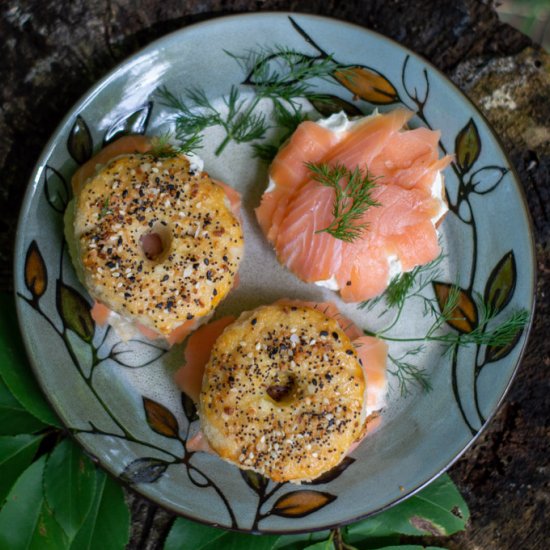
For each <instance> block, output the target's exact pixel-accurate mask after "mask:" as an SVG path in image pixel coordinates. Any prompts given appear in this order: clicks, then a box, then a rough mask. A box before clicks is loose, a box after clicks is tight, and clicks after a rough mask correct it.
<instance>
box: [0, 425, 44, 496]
mask: <svg viewBox="0 0 550 550" xmlns="http://www.w3.org/2000/svg"><path fill="white" fill-rule="evenodd" d="M42 437H43V436H41V435H16V436H0V506H1V505H2V503H3V502H4V499H5V498H6V495H7V494H8V493H9V491H10V489H11V487H12V485H13V484H14V483H15V481H16V480H17V478H18V477H19V476H20V475H21V474H22V473H23V472H24V471H25V470H26V468H27V467H28V466H29V464H30V463H31V462H32V459H33V457H34V455H35V454H36V451H37V449H38V445H39V444H40V441H41V440H42Z"/></svg>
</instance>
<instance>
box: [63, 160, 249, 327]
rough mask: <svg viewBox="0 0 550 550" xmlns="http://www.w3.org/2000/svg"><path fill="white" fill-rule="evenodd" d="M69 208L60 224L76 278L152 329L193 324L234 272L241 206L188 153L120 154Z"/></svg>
mask: <svg viewBox="0 0 550 550" xmlns="http://www.w3.org/2000/svg"><path fill="white" fill-rule="evenodd" d="M72 209H73V212H72V217H73V219H72V220H71V216H70V215H69V216H66V225H68V226H69V227H66V233H67V234H68V240H69V241H71V240H73V243H72V246H71V247H70V248H71V249H72V250H71V256H72V258H73V261H74V263H75V264H76V266H77V273H78V274H79V278H81V280H82V282H83V284H84V285H85V286H86V288H87V289H88V291H89V293H90V295H91V296H92V297H93V298H94V299H95V300H96V302H97V303H99V304H102V305H103V306H104V307H105V308H107V309H108V310H110V311H112V312H115V314H118V316H120V317H122V318H123V319H125V320H130V321H131V322H132V323H134V324H135V325H137V326H138V327H140V329H141V330H142V332H145V333H146V334H148V335H153V336H155V335H156V336H163V337H165V338H169V337H170V335H173V334H174V333H175V332H178V330H179V329H181V328H182V327H187V328H193V327H194V326H196V325H197V324H198V322H200V321H201V320H205V319H207V318H208V316H209V315H210V314H211V313H212V312H213V310H214V308H215V307H216V306H217V304H218V303H219V302H220V301H221V300H222V299H223V298H224V297H225V296H226V295H227V293H228V292H229V291H230V289H231V288H232V286H233V284H234V282H235V277H236V274H237V270H238V268H239V263H240V261H241V258H242V253H243V233H242V228H241V224H240V221H239V219H238V216H237V215H236V214H235V213H234V212H233V211H232V209H231V204H230V201H229V199H228V195H227V192H226V191H225V190H224V187H222V185H220V184H218V183H215V182H214V181H213V180H211V179H210V177H209V176H208V174H207V173H206V172H200V171H198V170H197V169H196V168H195V167H194V166H192V165H191V163H190V161H189V159H188V158H187V157H185V156H184V155H174V156H169V157H166V158H157V157H155V156H154V155H152V154H151V153H147V152H145V153H140V154H124V155H120V156H117V157H115V158H113V159H111V160H110V161H109V162H108V163H107V164H105V165H104V166H102V167H101V168H100V170H99V171H98V172H97V173H95V175H93V176H92V177H90V178H89V179H88V180H87V181H86V183H85V184H84V185H83V186H82V188H81V189H79V190H78V193H77V195H76V197H75V199H74V203H73V205H72ZM180 332H181V330H180Z"/></svg>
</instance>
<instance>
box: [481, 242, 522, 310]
mask: <svg viewBox="0 0 550 550" xmlns="http://www.w3.org/2000/svg"><path fill="white" fill-rule="evenodd" d="M516 279H517V271H516V259H515V257H514V251H513V250H510V251H509V252H508V253H506V254H504V256H503V257H502V258H501V259H500V261H499V262H498V264H497V265H496V266H495V267H494V268H493V271H491V274H490V275H489V279H488V280H487V284H486V285H485V296H484V301H485V303H486V304H487V305H488V306H489V307H490V308H491V310H492V311H494V312H495V314H496V313H499V312H501V311H502V310H503V309H504V308H505V307H506V306H507V305H508V303H509V302H510V300H511V299H512V295H513V294H514V289H515V288H516Z"/></svg>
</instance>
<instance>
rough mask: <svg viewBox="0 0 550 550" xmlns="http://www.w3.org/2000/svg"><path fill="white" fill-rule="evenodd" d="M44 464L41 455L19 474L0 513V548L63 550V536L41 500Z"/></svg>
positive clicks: (65, 541)
mask: <svg viewBox="0 0 550 550" xmlns="http://www.w3.org/2000/svg"><path fill="white" fill-rule="evenodd" d="M45 462H46V457H45V456H43V457H41V458H40V459H39V460H37V461H36V462H35V463H34V464H32V466H30V467H29V468H27V470H25V471H24V472H23V474H22V475H21V477H20V478H19V479H18V480H17V482H16V483H15V485H14V486H13V488H12V490H11V491H10V493H9V495H8V498H7V501H6V504H5V505H4V507H3V508H2V510H0V548H6V549H8V548H9V550H60V549H63V548H66V547H67V536H66V535H65V533H64V532H63V529H61V527H60V526H59V524H58V523H57V522H56V521H55V518H54V517H53V514H52V511H51V510H50V509H49V508H48V505H47V503H46V500H45V499H44V493H43V491H42V474H43V472H44V464H45Z"/></svg>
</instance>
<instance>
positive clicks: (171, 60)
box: [15, 14, 534, 533]
mask: <svg viewBox="0 0 550 550" xmlns="http://www.w3.org/2000/svg"><path fill="white" fill-rule="evenodd" d="M276 45H277V46H284V47H286V48H290V49H292V50H294V51H297V52H300V53H301V54H304V55H307V56H309V57H310V58H311V59H312V60H313V62H314V63H317V62H320V61H321V60H323V59H325V58H326V56H327V55H330V54H332V55H333V57H334V60H335V61H337V62H338V63H340V64H343V65H346V66H347V71H348V75H351V78H347V79H342V78H340V79H338V78H330V79H327V80H321V81H318V82H316V83H315V86H316V87H315V91H316V92H317V93H322V94H325V95H326V96H327V97H328V99H327V98H326V99H327V101H326V102H325V103H323V104H322V105H320V106H319V105H318V107H319V109H320V110H321V111H324V114H326V113H327V112H330V111H331V110H334V109H336V108H340V107H342V106H343V107H344V108H346V109H348V110H350V111H355V112H357V110H360V111H362V112H363V113H370V112H372V110H373V109H374V108H379V109H380V110H381V111H387V110H391V109H393V108H395V107H396V106H399V105H404V106H406V107H408V108H410V109H412V110H413V111H415V113H416V117H415V118H414V119H413V121H412V123H411V124H412V126H428V127H431V128H434V129H439V130H441V141H440V146H441V151H442V152H448V153H451V154H454V162H453V164H452V165H451V166H450V167H449V168H448V169H446V171H445V177H446V184H447V190H448V198H449V204H450V210H451V212H450V213H449V214H448V216H447V218H446V219H445V221H444V223H443V225H442V228H441V242H442V247H443V250H444V253H445V257H444V258H443V260H442V261H441V262H440V264H439V265H438V266H437V268H434V269H435V270H436V272H435V274H434V273H433V272H432V273H427V274H426V277H428V281H431V282H430V284H427V285H426V286H425V287H424V289H423V290H422V293H421V296H416V297H412V298H410V299H409V300H407V302H406V304H405V308H404V310H403V314H402V315H401V318H400V320H399V322H398V323H397V324H396V325H395V326H394V327H393V328H392V329H390V331H389V332H387V333H386V334H387V335H389V336H391V337H393V338H415V337H421V336H422V335H424V334H425V333H426V331H427V330H428V328H429V327H430V325H431V324H432V323H433V320H434V319H433V317H431V316H430V314H429V312H426V311H425V310H424V307H423V304H425V303H426V300H431V302H430V303H437V300H438V298H439V302H440V303H441V300H443V301H444V296H445V292H446V289H448V285H449V284H450V283H458V285H459V287H460V306H461V308H462V311H463V313H464V314H465V318H464V320H463V321H462V322H461V323H455V324H454V325H452V324H451V325H449V324H448V325H446V326H444V327H442V329H441V330H440V332H439V333H443V334H455V335H456V334H458V333H459V332H460V333H462V334H463V335H467V334H471V333H472V331H475V330H476V327H478V326H479V323H480V318H481V315H482V311H481V310H480V308H479V307H477V306H476V303H477V302H476V300H477V297H478V296H481V297H483V298H484V299H485V301H486V302H487V303H489V304H490V305H492V307H493V309H494V310H495V312H496V314H497V316H496V318H495V320H494V323H495V324H498V323H500V322H502V321H503V320H505V319H506V318H507V317H508V316H509V315H511V314H512V312H514V311H517V310H519V309H525V310H527V311H528V312H531V311H532V306H533V285H534V267H533V266H534V261H533V258H534V254H533V243H532V237H531V232H530V223H529V215H528V212H527V209H526V203H525V200H524V197H523V195H522V192H521V189H520V185H519V183H518V181H517V179H516V177H515V175H514V173H513V170H512V167H511V165H510V163H509V161H508V159H507V158H506V156H505V154H504V153H503V151H502V149H501V147H500V145H499V143H498V141H497V139H496V138H495V136H494V135H493V133H492V131H491V130H490V128H489V127H488V125H487V123H486V122H485V120H484V119H483V117H482V116H481V115H480V114H479V113H478V112H477V111H476V110H475V108H474V107H473V106H472V105H471V103H470V102H469V101H468V100H467V99H465V97H464V96H463V95H462V94H461V93H460V92H459V91H458V90H457V89H456V88H455V87H454V86H453V85H452V84H451V83H450V82H449V81H448V80H447V79H446V78H445V77H444V76H443V75H441V74H440V73H439V72H438V71H437V70H436V69H434V68H433V67H432V66H430V65H429V64H427V63H426V62H425V61H424V60H422V59H421V58H419V57H418V56H416V55H415V54H414V53H412V52H410V51H407V50H406V49H404V48H402V47H401V46H399V45H398V44H396V43H394V42H392V41H390V40H388V39H386V38H384V37H381V36H379V35H377V34H375V33H373V32H370V31H368V30H366V29H363V28H360V27H356V26H353V25H350V24H347V23H343V22H339V21H334V20H330V19H325V18H320V17H314V16H306V15H292V16H289V15H288V14H262V15H244V16H234V17H229V18H223V19H216V20H213V21H209V22H206V23H202V24H199V25H194V26H192V27H189V28H186V29H183V30H181V31H178V32H176V33H174V34H171V35H168V36H166V37H164V38H162V39H160V40H158V41H157V42H154V43H153V44H151V45H150V46H149V47H147V48H145V49H144V50H142V51H141V52H139V53H137V54H136V55H134V56H133V57H131V58H129V59H128V60H127V61H125V62H124V63H123V64H122V65H120V66H119V67H118V68H116V69H115V70H114V71H112V72H111V73H110V74H109V75H108V76H106V77H105V78H104V79H103V80H102V81H100V82H99V83H98V84H97V85H96V86H94V87H93V88H92V89H91V90H90V91H89V92H88V93H87V94H86V95H85V96H84V98H83V99H82V100H81V101H79V102H78V104H77V105H75V107H74V108H73V109H72V110H71V111H70V112H69V114H68V115H67V117H66V118H65V120H64V121H63V122H62V123H61V125H60V126H59V128H58V129H57V131H56V132H55V134H54V136H53V138H52V139H51V140H50V142H49V144H48V145H47V147H46V149H45V151H44V153H43V155H42V156H41V158H40V159H39V161H38V164H37V166H36V169H35V171H34V173H33V176H32V179H31V182H30V186H29V189H28V192H27V195H26V199H25V202H24V206H23V210H22V213H21V220H20V224H19V232H18V240H17V255H16V263H15V273H16V290H17V296H18V300H17V302H18V313H19V322H20V325H21V328H22V332H23V335H24V338H25V342H26V346H27V350H28V354H29V357H30V359H31V362H32V365H33V368H34V370H35V373H36V376H37V377H38V379H39V381H40V383H41V385H42V387H43V389H44V392H45V393H46V395H47V396H48V398H49V400H50V402H51V404H52V405H53V407H54V408H55V410H56V411H57V413H58V414H59V416H60V418H61V419H62V421H63V422H64V424H65V425H66V426H67V428H68V429H69V430H70V432H71V433H72V434H74V436H75V438H76V439H77V440H78V441H79V442H80V443H81V444H82V446H83V447H84V448H85V449H86V450H87V451H88V452H89V453H91V454H92V455H94V456H95V457H97V459H98V461H99V462H100V464H101V465H102V466H103V467H104V468H105V469H107V470H108V471H109V472H111V473H112V474H113V475H115V476H116V477H118V478H119V479H121V480H122V481H124V482H126V483H128V484H130V485H132V486H133V487H134V488H135V489H136V490H137V491H139V492H140V493H142V494H143V495H145V496H146V497H148V498H150V499H151V500H153V501H155V502H157V503H159V504H161V505H162V506H164V507H166V508H168V509H170V510H172V511H174V512H176V513H177V514H181V515H183V516H187V517H189V518H192V519H196V520H199V521H203V522H207V523H210V524H215V525H219V526H223V527H227V528H233V529H240V530H244V531H260V532H277V533H288V532H293V531H305V530H314V529H322V528H326V527H328V526H334V525H339V524H343V523H347V522H351V521H353V520H356V519H359V518H362V517H365V516H366V515H368V514H372V513H374V512H376V511H379V510H381V509H383V508H385V507H388V506H391V505H392V504H394V503H396V502H398V501H400V500H401V499H403V498H406V497H407V496H409V495H411V494H412V493H413V492H415V491H417V490H418V489H420V488H421V487H422V486H423V485H425V484H426V483H428V482H429V481H430V480H431V479H432V478H434V477H435V476H437V475H438V474H439V473H441V472H442V471H443V470H445V468H447V467H448V466H449V465H450V464H451V463H452V462H453V461H454V460H455V459H456V458H457V457H458V456H459V455H460V454H461V453H462V452H463V451H464V450H465V449H466V448H467V446H468V445H469V444H470V443H471V442H472V441H473V439H474V438H475V436H476V435H477V434H478V433H479V431H480V430H481V429H482V428H483V427H484V425H485V424H486V422H487V419H488V418H490V417H491V415H493V413H494V412H495V410H496V408H497V406H498V404H499V402H500V401H501V399H502V397H503V395H504V393H505V392H506V389H507V387H508V385H509V383H510V381H511V379H512V377H513V375H514V372H515V369H516V367H517V365H518V362H519V360H520V358H521V353H522V350H523V348H524V345H525V341H526V338H527V330H526V329H525V330H523V331H519V332H518V333H517V334H516V336H515V338H514V339H513V341H512V342H511V343H509V344H508V345H506V346H489V347H487V346H484V345H470V346H460V347H459V348H458V349H457V350H456V351H455V352H447V353H444V351H445V349H444V346H442V345H441V344H440V343H437V342H431V343H426V345H425V346H424V348H423V349H422V350H421V351H420V352H419V350H417V349H416V348H418V345H419V342H392V343H391V345H390V354H391V356H392V358H393V360H394V361H398V360H399V358H401V362H402V363H407V364H409V365H410V369H409V372H407V370H406V368H405V370H403V367H401V370H399V369H398V367H397V365H396V363H395V362H390V363H389V370H390V372H391V373H393V374H390V393H389V403H388V406H387V407H386V408H385V410H384V411H383V413H382V415H381V419H380V422H379V425H378V427H377V428H376V429H373V430H372V433H371V434H370V435H369V436H368V437H367V438H366V440H365V441H364V442H363V443H362V444H361V445H360V446H359V448H358V449H356V450H355V451H354V452H353V453H352V454H351V456H350V457H348V458H347V459H346V460H345V461H344V462H343V463H342V465H341V466H340V467H339V468H338V469H337V470H336V471H333V472H331V474H330V475H329V476H325V477H324V478H323V479H320V480H317V481H316V482H314V483H312V484H308V485H301V486H300V485H292V484H274V483H272V482H268V481H267V480H264V479H263V478H261V477H259V476H256V475H253V474H249V473H243V472H240V471H239V470H237V469H236V468H234V467H233V466H231V465H229V464H227V463H224V462H222V461H221V460H218V459H217V458H216V457H214V456H210V455H207V454H204V453H190V452H188V451H186V449H185V444H184V443H185V440H186V439H187V438H188V436H189V434H192V433H194V432H195V431H196V430H197V428H198V422H197V420H196V414H195V410H194V406H193V404H192V403H191V402H190V401H189V399H187V398H186V397H185V396H184V395H182V394H181V393H180V392H179V391H178V389H177V388H176V386H175V385H174V383H173V381H172V379H173V374H174V372H175V369H177V367H178V366H179V365H181V364H182V362H183V351H182V349H183V346H182V345H180V346H176V347H174V348H172V349H171V350H170V351H167V350H165V349H164V348H163V347H162V346H160V345H157V344H156V343H153V342H150V341H147V340H145V339H144V340H143V341H141V340H132V341H129V342H122V341H119V340H118V339H117V338H116V337H115V335H114V334H113V332H112V331H106V330H105V329H103V328H101V327H98V326H95V325H94V323H93V321H92V319H91V316H90V298H89V296H88V295H87V293H86V291H85V290H84V289H83V288H82V287H81V286H80V284H79V283H78V281H77V279H76V277H75V273H74V270H73V268H72V265H71V263H70V260H69V258H68V255H67V250H66V246H65V245H64V241H63V232H62V227H63V221H62V220H63V211H64V209H65V206H66V204H67V201H68V200H69V198H70V191H69V182H70V178H71V175H72V173H73V172H74V171H75V170H76V169H77V168H78V166H79V165H80V164H82V163H84V162H85V161H87V160H88V159H89V158H90V157H91V155H92V154H93V153H94V152H95V151H97V150H98V149H99V148H101V147H102V145H103V144H104V143H105V142H108V141H111V140H113V139H114V138H116V137H117V136H119V135H122V134H124V133H129V132H133V133H147V134H150V135H153V134H158V133H160V132H164V131H165V130H166V129H168V128H169V127H170V117H171V116H172V114H173V113H172V112H171V111H170V110H169V109H166V108H165V107H163V106H162V105H161V104H160V102H159V101H158V96H157V95H155V91H156V90H157V89H158V88H159V87H161V86H166V87H167V88H168V89H169V90H171V91H174V92H183V91H184V90H185V89H186V88H191V87H193V88H195V87H201V88H203V89H204V90H206V91H207V95H208V98H209V100H210V101H211V103H212V105H213V106H214V107H215V108H216V109H220V110H221V111H222V112H223V110H224V109H225V108H226V107H224V105H225V103H224V99H226V98H227V94H228V92H229V90H230V88H231V86H236V87H237V88H238V89H239V90H240V91H241V93H242V94H243V95H242V98H243V99H245V100H248V99H250V98H251V97H252V96H253V94H254V88H253V86H250V85H245V84H243V81H245V79H246V76H247V75H246V74H245V73H244V71H243V69H242V68H241V67H240V66H239V65H238V64H237V63H236V62H235V60H234V59H232V58H231V57H230V56H229V55H228V54H227V53H226V51H229V52H231V53H233V54H238V55H247V52H250V51H251V50H255V51H259V50H260V49H262V48H270V47H275V46H276ZM271 108H272V107H271V103H270V101H267V100H266V101H263V102H262V103H261V104H259V105H258V107H257V109H258V110H259V112H263V113H264V114H265V115H266V116H267V117H268V118H269V117H270V116H271ZM304 109H306V110H309V111H310V112H311V116H312V117H315V116H316V117H320V116H321V113H320V112H317V111H316V110H315V109H314V108H313V106H312V105H311V104H306V103H304ZM272 137H273V136H271V135H270V134H269V133H268V135H266V137H265V139H264V140H260V141H258V142H256V143H266V142H269V141H270V139H272ZM223 139H224V134H223V132H222V131H221V129H220V128H210V129H207V130H206V131H205V133H204V147H203V149H202V150H201V151H200V155H201V156H202V157H203V158H204V160H205V163H206V167H207V169H208V171H209V172H210V174H211V175H212V176H213V177H215V178H218V179H221V180H224V181H225V182H227V183H229V184H230V185H232V186H234V187H235V188H237V189H238V190H239V191H240V192H241V193H242V195H243V201H244V208H245V214H244V229H245V235H246V251H245V260H244V263H243V265H242V269H241V273H240V280H241V283H240V286H239V287H238V289H236V290H235V291H233V292H232V293H231V294H230V296H229V297H228V298H227V299H226V300H225V301H224V302H223V304H222V306H221V307H220V308H219V310H218V311H217V313H216V315H218V316H221V315H224V314H227V313H228V312H230V313H237V314H238V313H239V312H240V311H242V310H243V309H248V308H251V307H255V306H257V305H260V304H265V303H270V302H272V301H273V300H275V299H277V298H280V297H284V296H287V297H291V298H304V299H308V300H318V301H321V300H333V301H336V302H337V305H339V306H340V307H341V308H342V310H343V312H344V313H345V314H346V315H348V316H349V317H351V318H352V319H353V320H354V321H355V322H356V323H358V324H359V326H361V327H364V328H369V329H371V330H381V329H383V328H384V327H387V326H389V325H390V324H391V323H392V321H393V319H394V315H395V311H393V310H392V311H385V304H384V302H383V301H381V302H379V303H378V304H375V305H374V307H370V308H363V309H361V308H359V307H357V305H354V304H342V303H341V302H340V301H339V300H338V298H337V297H336V295H335V294H334V293H332V292H331V291H329V290H327V289H322V288H320V287H317V286H315V285H308V284H305V283H301V282H299V281H298V280H297V279H296V278H295V277H294V276H293V275H292V274H291V273H289V272H288V271H286V270H285V269H283V268H282V267H280V266H279V264H278V262H277V260H276V258H275V255H274V253H273V251H272V249H271V247H270V246H269V245H268V244H267V243H266V241H265V239H264V238H263V237H262V235H261V234H260V232H259V230H258V227H257V224H256V222H255V219H254V217H253V208H254V207H255V206H256V205H257V204H258V202H259V197H260V195H261V193H262V191H263V190H264V188H265V185H266V167H265V164H264V163H263V162H262V161H260V160H259V159H257V158H256V157H254V156H253V149H252V144H251V143H235V142H231V143H229V144H228V145H227V146H226V147H225V148H224V149H223V152H222V153H221V154H219V155H216V154H215V151H216V149H217V148H218V146H219V145H220V143H221V142H222V141H223ZM430 277H431V279H430ZM434 282H435V283H436V284H433V283H434ZM434 300H435V301H436V302H434ZM439 333H438V334H439ZM415 372H421V373H423V376H425V377H426V379H427V381H428V383H429V385H430V387H431V389H430V390H429V391H426V390H423V389H422V388H421V387H419V386H421V385H422V384H418V383H416V384H415V376H414V373H415ZM417 382H418V380H417Z"/></svg>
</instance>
